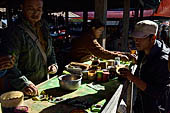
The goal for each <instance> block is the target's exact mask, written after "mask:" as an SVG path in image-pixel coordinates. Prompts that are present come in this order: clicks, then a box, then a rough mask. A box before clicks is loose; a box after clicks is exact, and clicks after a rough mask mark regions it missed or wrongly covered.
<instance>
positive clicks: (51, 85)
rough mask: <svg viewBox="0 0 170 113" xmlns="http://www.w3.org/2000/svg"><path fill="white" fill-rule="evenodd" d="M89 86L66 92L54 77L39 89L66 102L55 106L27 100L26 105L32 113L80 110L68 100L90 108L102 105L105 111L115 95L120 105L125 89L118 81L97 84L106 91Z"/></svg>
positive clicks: (39, 86) (59, 112)
mask: <svg viewBox="0 0 170 113" xmlns="http://www.w3.org/2000/svg"><path fill="white" fill-rule="evenodd" d="M89 84H90V83H87V82H83V83H82V85H81V86H80V88H79V89H77V90H75V91H65V90H63V89H61V88H60V87H59V81H58V79H57V77H53V78H51V79H49V80H47V81H45V82H44V83H41V84H39V85H38V86H37V87H38V89H39V91H42V90H45V92H46V93H47V94H48V95H52V96H53V97H60V98H63V99H64V100H65V101H61V102H58V103H56V104H54V103H50V102H48V101H33V100H32V99H27V100H25V101H24V103H25V105H27V106H28V107H29V109H30V113H70V112H71V111H72V110H75V109H80V108H79V107H77V106H74V105H72V104H68V102H67V101H68V99H69V100H77V101H80V102H88V103H89V105H90V106H92V105H94V104H100V105H102V106H103V107H102V110H104V108H105V107H106V106H107V104H108V102H109V100H110V99H111V98H113V97H112V96H113V95H114V94H115V96H114V98H116V100H115V103H118V101H119V97H120V94H121V92H122V89H123V84H120V82H119V81H118V80H116V79H115V80H110V81H109V82H106V83H101V84H96V85H100V87H103V88H104V89H105V90H98V89H95V88H94V87H93V88H92V87H89ZM115 92H117V93H115ZM90 108H91V107H89V108H86V109H84V110H85V111H87V112H88V113H93V112H92V111H91V109H90ZM114 109H117V104H116V105H114ZM105 111H106V110H105ZM107 113H109V112H107ZM112 113H114V112H112ZM115 113H116V111H115Z"/></svg>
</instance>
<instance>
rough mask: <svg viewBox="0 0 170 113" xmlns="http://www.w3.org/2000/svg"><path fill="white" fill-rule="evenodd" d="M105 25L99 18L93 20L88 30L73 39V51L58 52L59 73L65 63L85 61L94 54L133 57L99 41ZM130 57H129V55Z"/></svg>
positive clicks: (107, 57) (106, 56) (108, 56)
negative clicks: (111, 49) (105, 47)
mask: <svg viewBox="0 0 170 113" xmlns="http://www.w3.org/2000/svg"><path fill="white" fill-rule="evenodd" d="M104 27H105V25H104V24H103V23H101V22H100V21H99V20H92V22H91V23H90V25H89V28H88V29H87V31H85V32H83V33H82V35H81V36H80V37H78V38H75V39H73V40H72V43H71V51H70V52H69V53H67V54H64V55H59V54H57V55H58V56H57V57H58V58H57V63H58V65H59V71H58V72H59V73H60V72H62V71H63V68H64V66H65V65H67V64H69V63H70V62H80V63H81V62H85V61H88V60H90V59H92V58H93V57H94V56H95V57H98V58H102V59H106V60H107V59H114V58H115V57H117V56H119V57H120V58H121V60H123V61H127V60H129V58H133V57H132V56H131V55H130V54H124V53H123V52H118V51H117V52H116V51H108V50H105V49H104V48H103V47H102V46H101V45H100V44H99V43H98V41H97V39H99V38H100V36H101V35H102V33H103V31H104ZM126 55H127V56H128V57H129V58H128V57H127V56H126Z"/></svg>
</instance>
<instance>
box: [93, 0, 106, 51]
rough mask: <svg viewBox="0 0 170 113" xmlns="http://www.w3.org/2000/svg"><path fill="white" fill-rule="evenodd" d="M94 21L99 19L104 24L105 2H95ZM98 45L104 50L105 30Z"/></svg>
mask: <svg viewBox="0 0 170 113" xmlns="http://www.w3.org/2000/svg"><path fill="white" fill-rule="evenodd" d="M95 19H99V20H100V21H101V22H103V23H104V24H106V20H107V0H95ZM99 43H100V44H101V45H102V46H103V47H104V48H105V43H106V28H105V30H104V32H103V35H102V38H100V39H99Z"/></svg>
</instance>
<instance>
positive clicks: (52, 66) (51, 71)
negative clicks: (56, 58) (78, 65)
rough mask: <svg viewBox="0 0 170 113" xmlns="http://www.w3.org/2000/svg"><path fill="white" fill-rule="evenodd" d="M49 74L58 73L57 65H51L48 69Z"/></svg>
mask: <svg viewBox="0 0 170 113" xmlns="http://www.w3.org/2000/svg"><path fill="white" fill-rule="evenodd" d="M48 73H49V74H55V73H57V67H56V66H55V65H51V66H49V67H48Z"/></svg>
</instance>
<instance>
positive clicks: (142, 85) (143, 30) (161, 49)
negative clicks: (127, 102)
mask: <svg viewBox="0 0 170 113" xmlns="http://www.w3.org/2000/svg"><path fill="white" fill-rule="evenodd" d="M157 30H158V25H157V24H156V23H155V22H153V21H150V20H143V21H140V22H138V23H137V24H136V25H135V29H134V32H133V33H132V37H133V38H134V40H135V44H136V48H137V50H138V53H139V54H138V67H137V70H136V72H135V76H133V75H132V73H131V72H130V71H129V70H127V69H126V70H120V73H121V74H120V75H121V76H123V77H125V78H127V79H128V80H130V81H132V82H133V83H134V84H135V85H136V87H137V88H138V90H137V98H136V100H135V104H134V107H133V109H134V113H160V112H161V113H169V112H170V72H169V71H168V54H169V52H170V49H169V48H168V47H167V46H166V45H165V44H164V42H163V41H162V42H161V41H159V40H156V34H157Z"/></svg>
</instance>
